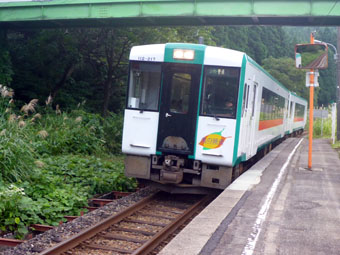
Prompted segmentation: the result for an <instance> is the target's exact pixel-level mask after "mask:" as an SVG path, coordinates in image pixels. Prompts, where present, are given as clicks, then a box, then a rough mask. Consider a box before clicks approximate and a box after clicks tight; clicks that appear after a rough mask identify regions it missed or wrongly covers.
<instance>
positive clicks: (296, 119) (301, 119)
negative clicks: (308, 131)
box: [294, 118, 304, 122]
mask: <svg viewBox="0 0 340 255" xmlns="http://www.w3.org/2000/svg"><path fill="white" fill-rule="evenodd" d="M303 120H304V118H294V122H299V121H303Z"/></svg>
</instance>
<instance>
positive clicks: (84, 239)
mask: <svg viewBox="0 0 340 255" xmlns="http://www.w3.org/2000/svg"><path fill="white" fill-rule="evenodd" d="M209 199H211V198H210V197H209V196H198V195H196V196H193V195H185V196H184V195H180V196H178V195H169V194H166V193H163V192H158V193H156V194H154V195H151V196H149V197H147V198H145V199H143V200H141V201H140V202H138V203H136V204H135V205H133V206H131V207H129V208H127V209H125V210H124V211H121V212H120V213H118V214H116V215H113V216H111V217H109V218H107V219H105V220H103V221H101V222H99V223H97V224H96V225H94V226H92V227H91V228H88V229H86V230H83V231H81V232H80V233H78V234H76V235H74V236H73V237H71V238H70V239H67V240H64V241H62V242H60V243H59V244H57V245H55V246H53V247H51V248H49V249H47V250H45V251H43V252H41V253H40V255H47V254H53V255H56V254H63V255H66V254H73V255H78V254H82V255H84V254H91V255H92V254H101V255H102V254H147V253H149V252H151V251H152V250H153V249H155V248H156V247H157V246H158V245H159V244H160V243H161V242H162V241H164V240H165V239H166V238H167V237H168V236H169V235H170V234H172V233H173V232H174V231H176V229H177V228H178V227H180V226H181V225H182V224H183V223H184V222H186V221H187V220H188V219H189V218H190V217H192V215H194V214H195V213H196V212H197V211H198V210H200V209H202V207H203V205H204V204H206V203H207V202H208V201H209Z"/></svg>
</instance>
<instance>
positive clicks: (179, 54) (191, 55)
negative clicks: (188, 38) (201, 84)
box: [173, 49, 195, 60]
mask: <svg viewBox="0 0 340 255" xmlns="http://www.w3.org/2000/svg"><path fill="white" fill-rule="evenodd" d="M173 58H174V59H181V60H194V59H195V51H194V50H182V49H174V54H173Z"/></svg>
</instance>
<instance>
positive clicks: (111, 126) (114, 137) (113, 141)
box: [103, 113, 123, 154]
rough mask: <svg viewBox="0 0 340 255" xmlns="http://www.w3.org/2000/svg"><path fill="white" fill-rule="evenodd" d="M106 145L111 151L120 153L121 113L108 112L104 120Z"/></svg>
mask: <svg viewBox="0 0 340 255" xmlns="http://www.w3.org/2000/svg"><path fill="white" fill-rule="evenodd" d="M103 128H104V132H105V141H106V146H107V148H108V150H109V152H111V153H116V154H117V153H121V151H122V149H121V145H122V130H123V115H122V114H114V113H110V115H109V116H108V117H107V118H106V119H105V121H104V125H103Z"/></svg>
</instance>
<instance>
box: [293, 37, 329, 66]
mask: <svg viewBox="0 0 340 255" xmlns="http://www.w3.org/2000/svg"><path fill="white" fill-rule="evenodd" d="M295 67H296V68H298V69H325V68H327V67H328V47H327V44H323V43H316V44H297V45H295Z"/></svg>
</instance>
